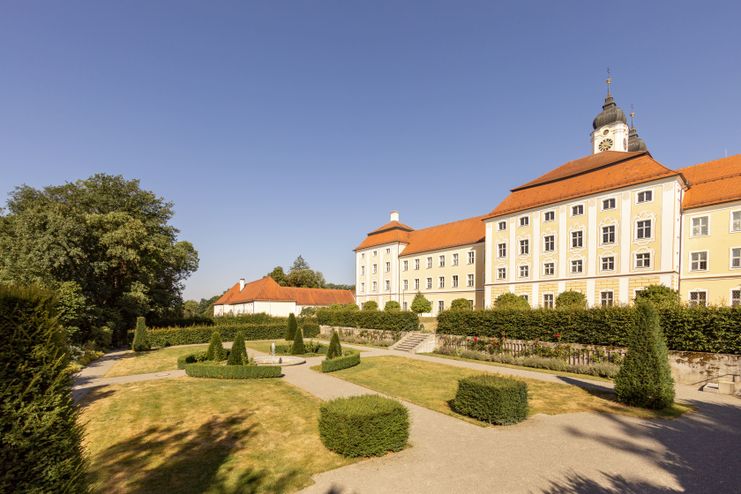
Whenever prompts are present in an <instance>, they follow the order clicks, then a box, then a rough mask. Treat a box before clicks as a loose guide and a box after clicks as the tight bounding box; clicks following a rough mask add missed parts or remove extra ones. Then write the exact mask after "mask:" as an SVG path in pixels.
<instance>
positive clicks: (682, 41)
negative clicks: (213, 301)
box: [0, 0, 741, 298]
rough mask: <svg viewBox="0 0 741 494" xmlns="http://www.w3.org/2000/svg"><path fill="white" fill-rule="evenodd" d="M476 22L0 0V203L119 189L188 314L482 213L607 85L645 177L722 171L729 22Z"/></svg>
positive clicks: (646, 8)
mask: <svg viewBox="0 0 741 494" xmlns="http://www.w3.org/2000/svg"><path fill="white" fill-rule="evenodd" d="M498 3H500V2H492V1H481V2H477V1H453V0H451V1H447V2H440V1H429V0H424V1H418V2H414V1H399V0H391V1H379V0H373V1H364V2H361V1H347V0H337V1H329V0H312V1H275V0H267V1H263V2H248V1H234V2H226V1H183V0H177V1H174V0H173V1H156V0H138V1H117V2H114V1H98V0H90V1H85V2H80V1H73V0H66V1H64V2H58V1H49V2H39V1H29V0H19V1H6V0H0V193H2V194H6V193H7V192H9V191H10V190H12V189H13V187H15V186H16V185H19V184H21V183H26V184H29V185H32V186H36V187H41V186H44V185H49V184H58V183H63V182H65V181H72V180H76V179H79V178H84V177H87V176H89V175H91V174H93V173H96V172H106V173H114V174H122V175H124V176H126V177H128V178H138V179H141V182H142V185H143V187H145V188H147V189H150V190H153V191H155V192H156V193H158V194H159V195H162V196H164V197H165V198H167V199H168V200H172V201H174V202H175V208H176V216H175V218H174V223H175V225H176V226H177V227H178V228H179V229H180V231H181V238H183V239H185V240H189V241H191V242H193V244H194V245H195V247H196V248H197V250H198V251H199V254H200V258H201V263H200V269H199V270H198V272H197V273H195V274H194V275H193V276H192V277H191V279H190V280H189V281H188V283H187V287H186V291H185V295H186V297H188V298H200V297H208V296H211V295H214V294H217V293H220V292H221V291H223V290H224V289H226V288H227V287H228V286H230V285H231V284H232V283H234V282H235V281H236V280H237V279H238V278H239V277H240V276H245V277H246V278H248V279H254V278H257V277H259V276H262V275H264V274H265V273H267V272H268V271H270V270H271V269H272V268H273V267H274V266H275V265H283V266H286V267H287V266H288V265H290V263H291V262H292V260H293V259H294V258H295V257H296V256H297V255H298V254H302V255H303V256H304V257H305V258H306V259H307V260H308V261H309V263H310V264H311V266H312V267H313V268H315V269H319V270H320V271H322V272H323V273H324V274H325V277H326V278H327V280H328V281H332V282H336V283H352V282H354V275H353V252H352V249H353V248H354V247H355V246H356V245H357V244H358V243H359V242H360V241H361V240H362V239H363V237H364V235H365V234H366V233H367V232H368V231H370V230H371V229H373V228H375V227H378V226H380V225H381V224H383V223H385V222H386V221H387V220H388V212H389V211H390V210H391V209H398V210H399V211H400V212H401V219H402V221H403V222H405V223H407V224H409V225H411V226H413V227H415V228H420V227H424V226H430V225H433V224H437V223H443V222H447V221H453V220H456V219H462V218H465V217H469V216H474V215H478V214H483V213H485V212H488V211H489V210H491V209H492V208H494V207H495V206H496V204H497V203H498V202H499V201H500V200H501V199H502V198H503V197H504V196H505V195H506V193H507V191H508V189H509V188H511V187H513V186H516V185H519V184H521V183H524V182H526V181H528V180H530V179H532V178H534V177H536V176H538V175H540V174H542V173H544V172H546V171H547V170H548V169H550V168H553V167H555V166H557V165H560V164H562V163H563V162H565V161H569V160H571V159H575V158H577V157H580V156H583V155H586V154H588V153H590V151H591V150H590V145H589V132H590V131H591V122H592V119H593V118H594V116H595V115H596V114H597V113H598V112H599V111H600V109H601V108H600V105H601V104H602V101H603V98H604V93H605V84H604V79H605V77H606V74H605V71H606V68H607V67H608V66H609V67H610V68H611V70H612V74H613V79H614V84H613V94H614V96H615V99H616V101H617V103H618V104H619V105H620V106H621V107H622V108H623V109H624V110H625V111H626V113H627V112H629V111H630V105H631V104H632V105H634V106H635V111H636V112H637V114H638V117H637V126H638V130H639V132H640V134H641V136H642V137H643V138H644V139H645V140H646V142H647V144H648V146H649V149H650V151H651V152H652V154H653V156H654V157H655V158H656V159H658V160H659V161H660V162H662V163H664V164H665V165H666V166H669V167H682V166H687V165H690V164H694V163H698V162H702V161H708V160H711V159H715V158H719V157H723V156H724V155H725V154H726V153H727V154H728V155H731V154H735V153H739V152H741V29H739V27H738V26H739V24H738V20H739V19H741V2H738V1H728V2H716V1H712V2H677V1H671V2H658V1H651V2H646V1H642V2H635V3H633V2H596V1H592V2H575V1H568V2H554V1H547V2H546V1H543V2H519V1H518V2H514V1H513V2H508V3H504V2H501V5H498Z"/></svg>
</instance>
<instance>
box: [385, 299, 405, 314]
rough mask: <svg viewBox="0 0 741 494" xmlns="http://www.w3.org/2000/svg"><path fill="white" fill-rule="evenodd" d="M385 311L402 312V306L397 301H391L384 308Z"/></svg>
mask: <svg viewBox="0 0 741 494" xmlns="http://www.w3.org/2000/svg"><path fill="white" fill-rule="evenodd" d="M383 310H385V311H386V312H396V311H400V310H401V305H399V302H397V301H396V300H389V301H388V302H386V305H384V306H383Z"/></svg>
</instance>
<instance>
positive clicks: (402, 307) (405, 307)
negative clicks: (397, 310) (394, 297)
mask: <svg viewBox="0 0 741 494" xmlns="http://www.w3.org/2000/svg"><path fill="white" fill-rule="evenodd" d="M408 306H409V305H408V303H407V301H406V300H405V301H404V302H402V303H401V310H404V311H406V310H407V307H408Z"/></svg>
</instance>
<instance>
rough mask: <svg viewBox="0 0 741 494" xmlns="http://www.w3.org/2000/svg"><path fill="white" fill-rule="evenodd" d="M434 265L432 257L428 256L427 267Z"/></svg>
mask: <svg viewBox="0 0 741 494" xmlns="http://www.w3.org/2000/svg"><path fill="white" fill-rule="evenodd" d="M431 267H432V257H428V258H427V269H430V268H431Z"/></svg>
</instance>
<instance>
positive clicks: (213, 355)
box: [206, 331, 226, 361]
mask: <svg viewBox="0 0 741 494" xmlns="http://www.w3.org/2000/svg"><path fill="white" fill-rule="evenodd" d="M224 358H226V352H225V351H224V345H223V344H222V343H221V335H220V334H219V332H218V331H214V332H213V333H211V341H210V342H209V344H208V350H207V351H206V360H216V361H219V360H224Z"/></svg>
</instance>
